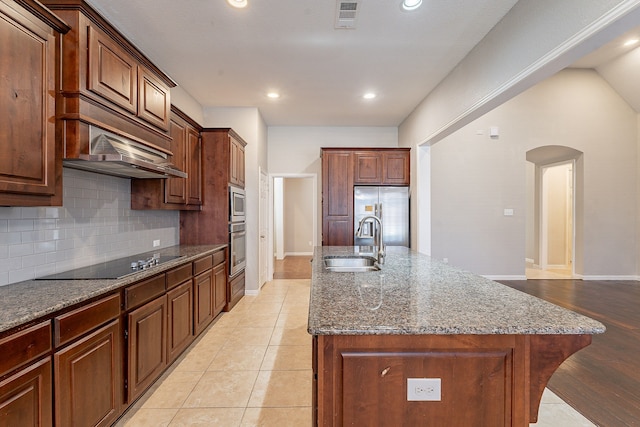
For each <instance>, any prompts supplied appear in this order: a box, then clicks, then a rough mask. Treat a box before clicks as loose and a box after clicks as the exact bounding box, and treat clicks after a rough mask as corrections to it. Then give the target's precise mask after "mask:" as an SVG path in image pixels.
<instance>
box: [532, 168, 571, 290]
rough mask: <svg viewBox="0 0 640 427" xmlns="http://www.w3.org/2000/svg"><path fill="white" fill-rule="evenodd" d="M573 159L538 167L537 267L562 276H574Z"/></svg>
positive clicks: (550, 273)
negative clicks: (538, 221) (538, 252)
mask: <svg viewBox="0 0 640 427" xmlns="http://www.w3.org/2000/svg"><path fill="white" fill-rule="evenodd" d="M573 163H574V162H573V161H570V162H564V163H558V164H554V165H547V166H543V167H542V168H541V179H542V182H541V184H540V185H541V196H542V197H541V199H540V202H541V203H540V219H541V221H540V269H541V270H542V271H545V272H546V273H547V275H557V276H562V278H571V277H573V252H574V250H573V245H574V239H573V237H574V232H573V224H574V222H575V221H574V219H573V214H574V207H573V201H574V194H573V188H574V186H573V182H574V178H573V169H574V166H573ZM559 278H560V277H559Z"/></svg>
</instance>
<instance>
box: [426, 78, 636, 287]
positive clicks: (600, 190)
mask: <svg viewBox="0 0 640 427" xmlns="http://www.w3.org/2000/svg"><path fill="white" fill-rule="evenodd" d="M490 126H498V127H499V128H500V136H499V138H497V139H491V138H489V137H488V136H487V130H488V128H489V127H490ZM637 129H638V126H637V116H636V113H635V112H634V111H633V110H632V109H631V108H630V107H629V105H628V104H627V103H626V102H625V101H624V100H623V99H622V98H621V97H620V96H619V95H618V94H617V93H616V92H615V91H614V90H613V89H612V88H611V87H610V86H609V85H608V84H607V83H606V82H605V81H604V80H603V79H602V78H601V77H600V76H599V75H598V74H597V73H596V72H595V71H593V70H565V71H562V72H560V73H558V74H557V75H555V76H553V77H551V78H549V79H547V80H545V81H544V82H542V83H540V84H538V85H537V86H535V87H533V88H531V89H529V90H528V91H526V92H524V93H523V94H521V95H519V96H517V97H515V98H513V99H512V100H510V101H508V102H507V103H505V104H503V105H501V106H500V107H498V108H496V109H495V110H493V111H491V112H490V113H488V114H486V115H484V116H483V117H481V118H479V119H477V120H475V121H474V122H472V123H471V124H469V125H467V126H465V127H464V128H462V129H460V130H459V131H457V132H455V133H454V134H452V135H450V136H449V137H447V138H445V139H443V140H442V141H440V142H439V143H437V144H435V145H433V146H432V147H431V167H432V173H431V192H432V199H431V206H432V230H431V231H432V254H433V256H435V257H438V258H443V257H447V258H449V261H450V262H451V263H452V264H455V265H458V266H461V267H463V268H466V269H469V270H472V271H474V272H476V273H479V274H485V275H490V276H502V277H509V276H518V275H520V276H521V275H523V274H524V259H525V239H526V227H525V218H524V213H525V212H526V207H527V202H526V197H527V191H526V181H527V179H526V168H527V166H526V160H525V156H526V152H527V151H528V150H530V149H533V148H536V147H539V146H545V145H563V146H569V147H572V148H575V149H577V150H579V151H582V152H583V153H584V155H583V158H582V161H583V162H584V164H583V165H581V167H582V168H583V171H584V179H583V181H584V184H583V185H584V188H583V189H582V191H583V194H582V197H578V195H577V197H576V199H577V201H578V200H579V201H580V203H579V205H578V206H576V211H578V210H581V213H578V212H576V213H577V215H579V214H581V215H582V217H583V221H584V226H583V228H584V229H583V242H582V243H581V244H582V245H583V248H582V249H583V254H582V259H583V263H582V265H581V266H580V269H581V270H582V271H577V273H579V274H582V275H584V277H585V278H602V277H618V278H620V277H623V278H624V277H625V276H629V277H633V276H634V275H635V274H637V265H636V264H637V262H636V259H637V252H636V236H637V209H638V207H637V198H638V196H637V194H638V192H637V189H638V188H637V182H638V176H637V175H638V171H637V169H638V164H637V158H638V152H637V151H638V147H637V145H638V144H637V141H638V140H637V133H638V130H637ZM480 131H481V132H482V133H483V134H482V135H478V133H479V132H480ZM505 208H511V209H514V211H515V215H514V216H512V217H507V216H504V215H503V210H504V209H505ZM576 268H578V265H576Z"/></svg>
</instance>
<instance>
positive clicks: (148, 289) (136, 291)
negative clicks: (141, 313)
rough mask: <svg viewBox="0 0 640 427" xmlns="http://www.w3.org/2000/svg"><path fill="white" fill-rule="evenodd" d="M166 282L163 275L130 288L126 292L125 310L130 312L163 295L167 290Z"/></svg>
mask: <svg viewBox="0 0 640 427" xmlns="http://www.w3.org/2000/svg"><path fill="white" fill-rule="evenodd" d="M165 280H166V279H165V275H164V274H161V275H159V276H155V277H152V278H151V279H147V280H144V281H142V282H140V283H137V284H135V285H132V286H129V287H128V288H127V289H125V290H124V301H125V309H126V310H130V309H132V308H133V307H137V306H139V305H140V304H143V303H145V302H147V301H151V300H152V299H154V298H155V297H157V296H158V295H162V294H163V293H164V291H165V289H166V285H165Z"/></svg>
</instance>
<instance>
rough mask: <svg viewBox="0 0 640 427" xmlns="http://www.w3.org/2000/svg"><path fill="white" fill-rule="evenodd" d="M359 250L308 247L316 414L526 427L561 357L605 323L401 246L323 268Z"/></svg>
mask: <svg viewBox="0 0 640 427" xmlns="http://www.w3.org/2000/svg"><path fill="white" fill-rule="evenodd" d="M358 255H359V247H327V246H324V247H318V248H316V250H315V253H314V258H313V268H312V280H311V299H310V307H309V326H308V331H309V333H310V334H311V335H313V359H314V360H313V369H314V403H313V404H314V425H319V426H342V425H384V426H399V425H447V426H471V425H473V426H491V427H494V426H527V425H529V423H534V422H536V420H537V413H538V408H539V404H540V398H541V396H542V392H543V390H544V388H545V386H546V384H547V382H548V380H549V378H550V377H551V375H552V374H553V372H554V371H555V370H556V369H557V367H558V366H560V364H561V363H562V362H563V361H564V360H565V359H566V358H568V357H569V356H570V355H571V354H573V353H575V352H576V351H578V350H580V349H581V348H583V347H586V346H587V345H589V344H590V343H591V336H592V334H598V333H603V332H604V330H605V327H604V326H603V325H602V324H601V323H600V322H597V321H595V320H593V319H590V318H588V317H585V316H582V315H580V314H577V313H574V312H572V311H569V310H566V309H563V308H561V307H558V306H556V305H553V304H551V303H548V302H546V301H543V300H541V299H538V298H535V297H532V296H530V295H527V294H525V293H523V292H520V291H517V290H514V289H511V288H509V287H507V286H504V285H501V284H499V283H496V282H494V281H491V280H489V279H486V278H483V277H481V276H477V275H475V274H472V273H469V272H466V271H462V270H459V269H456V268H453V267H451V266H449V265H447V264H444V263H442V262H439V261H437V260H434V259H432V258H430V257H428V256H425V255H421V254H419V253H417V252H414V251H411V250H409V249H407V248H401V247H389V248H387V257H386V261H385V264H384V265H383V266H382V268H381V270H379V271H369V272H357V273H352V272H347V273H339V272H331V271H328V270H327V269H325V267H324V262H323V258H324V257H325V256H358ZM409 379H411V380H412V381H411V382H409V381H408V380H409ZM416 379H417V380H418V382H417V383H416V382H414V380H416ZM422 379H427V381H426V382H425V381H423V380H422ZM409 399H411V400H409Z"/></svg>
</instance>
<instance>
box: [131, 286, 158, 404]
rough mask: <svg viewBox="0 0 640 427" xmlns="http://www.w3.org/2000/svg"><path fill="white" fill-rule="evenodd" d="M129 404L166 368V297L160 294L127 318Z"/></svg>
mask: <svg viewBox="0 0 640 427" xmlns="http://www.w3.org/2000/svg"><path fill="white" fill-rule="evenodd" d="M127 324H128V329H127V330H128V340H129V343H128V366H129V368H128V373H127V378H128V381H127V385H128V401H129V402H130V403H131V402H133V401H134V400H135V399H137V398H138V397H140V395H141V394H142V393H143V392H144V391H145V390H146V389H147V387H148V386H150V385H151V384H152V383H153V382H154V381H155V380H156V379H157V378H158V377H159V376H160V374H161V373H162V372H163V371H164V369H165V368H166V366H167V344H166V343H167V297H166V295H162V296H161V297H158V298H156V299H154V300H153V301H151V302H148V303H146V304H145V305H143V306H142V307H140V308H138V309H136V310H133V311H132V312H131V313H129V314H128V315H127Z"/></svg>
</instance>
